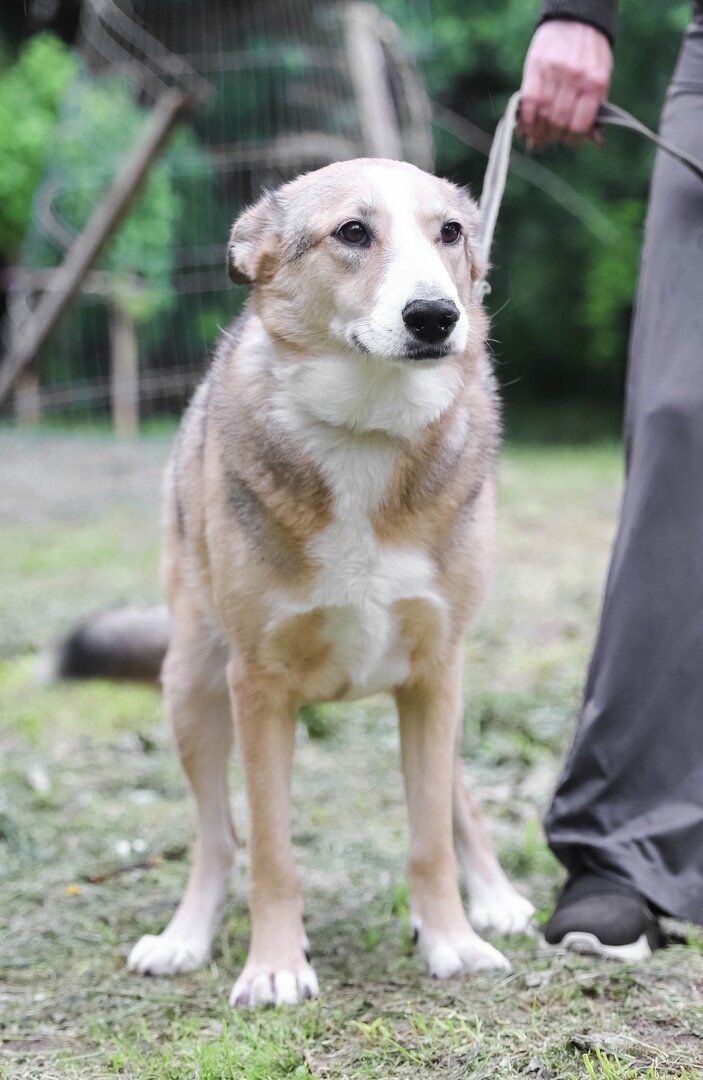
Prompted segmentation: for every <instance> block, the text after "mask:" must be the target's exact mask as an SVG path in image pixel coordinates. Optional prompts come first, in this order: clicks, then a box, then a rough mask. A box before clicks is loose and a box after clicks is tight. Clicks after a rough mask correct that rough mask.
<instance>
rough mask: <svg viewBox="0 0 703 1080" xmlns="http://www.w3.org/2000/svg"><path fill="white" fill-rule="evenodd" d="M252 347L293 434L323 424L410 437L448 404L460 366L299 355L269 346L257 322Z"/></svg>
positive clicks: (352, 356)
mask: <svg viewBox="0 0 703 1080" xmlns="http://www.w3.org/2000/svg"><path fill="white" fill-rule="evenodd" d="M257 322H258V320H257ZM252 330H254V328H252ZM251 344H252V346H253V351H254V353H255V354H258V357H259V358H260V362H261V363H262V365H265V366H266V368H267V369H268V371H269V372H270V374H271V375H272V376H273V380H274V386H275V399H276V400H275V406H274V408H275V412H276V414H277V415H278V416H279V418H280V419H282V420H283V421H284V422H285V424H286V426H287V427H289V428H291V427H292V428H296V429H298V430H299V431H300V430H301V428H303V427H305V426H307V425H309V424H324V425H326V426H329V427H332V428H339V429H340V430H345V431H348V432H349V433H351V434H359V435H364V434H368V433H371V432H374V433H379V434H385V435H387V436H389V437H390V438H395V439H402V440H409V441H414V439H415V438H417V437H418V436H420V435H421V433H422V432H423V430H424V429H426V428H427V427H428V426H429V425H430V424H432V423H434V422H435V421H436V420H438V419H439V418H440V417H441V416H442V415H443V414H444V413H445V412H447V410H449V409H450V408H451V406H452V404H453V402H454V400H455V398H456V395H457V393H458V392H459V389H460V386H461V382H462V368H461V365H460V364H458V363H456V362H455V361H453V360H452V359H451V358H449V359H448V360H446V361H445V362H443V363H442V364H441V365H438V366H435V367H419V366H416V367H412V366H410V363H411V362H410V363H408V364H407V365H406V364H404V363H400V362H399V363H393V362H389V361H387V360H383V359H381V358H378V359H377V358H375V357H373V356H367V355H363V354H360V353H352V352H349V353H347V354H344V353H343V354H338V355H329V354H321V355H318V356H310V357H309V358H301V356H300V354H299V353H298V352H293V351H292V350H291V351H290V353H287V352H286V347H285V344H281V343H279V342H277V343H275V344H274V342H273V341H272V340H271V338H270V337H269V335H268V334H267V332H266V330H265V328H264V327H263V325H262V324H261V323H260V322H258V326H257V327H256V328H255V330H254V333H253V334H252V338H251ZM249 355H250V356H251V358H252V360H253V359H254V357H253V356H252V354H251V352H250V354H249Z"/></svg>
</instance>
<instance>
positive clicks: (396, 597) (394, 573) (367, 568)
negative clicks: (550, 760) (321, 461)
mask: <svg viewBox="0 0 703 1080" xmlns="http://www.w3.org/2000/svg"><path fill="white" fill-rule="evenodd" d="M396 463H397V451H396V450H394V449H393V448H392V447H391V446H390V445H389V444H388V442H386V441H385V440H373V439H370V440H368V441H362V442H359V441H358V440H356V441H354V442H350V443H349V444H344V443H343V442H342V443H339V444H335V445H333V446H331V447H329V448H328V454H327V457H326V461H325V471H326V473H327V477H328V479H329V481H330V485H331V488H332V491H333V496H334V518H333V521H332V523H331V524H330V525H328V526H327V527H326V528H325V529H324V530H323V531H321V532H320V533H319V534H318V535H317V536H316V537H315V538H314V540H312V541H311V542H310V544H309V548H308V550H309V554H310V555H311V557H312V559H313V561H314V565H315V567H316V572H315V575H314V578H313V580H312V581H311V583H310V587H309V590H308V596H307V598H306V600H305V602H303V603H295V604H293V605H290V604H284V605H283V609H282V610H281V609H280V608H279V611H278V612H277V613H276V615H274V619H273V620H272V624H270V626H271V629H272V630H273V631H274V635H275V634H276V633H277V630H278V628H280V627H281V626H282V625H283V624H284V623H287V624H288V625H289V627H290V628H291V631H292V632H293V633H295V631H294V630H293V626H294V624H295V622H296V621H297V623H298V630H299V633H300V634H301V635H305V634H307V635H308V639H311V637H312V636H314V637H315V638H316V639H317V642H318V647H317V648H315V647H312V646H311V649H310V651H309V652H306V653H305V654H304V655H305V657H306V663H305V664H304V665H303V666H304V667H306V669H307V670H306V671H305V677H306V679H307V681H308V682H310V684H311V685H312V684H317V685H318V686H319V690H317V691H315V690H311V691H310V693H311V696H313V697H314V696H316V695H317V693H319V694H320V695H321V696H323V697H324V696H341V697H347V698H354V697H363V696H365V695H367V694H371V693H375V692H377V691H380V690H391V689H392V688H393V687H395V686H398V685H400V684H402V683H403V682H404V681H405V680H406V679H407V677H408V674H409V671H410V659H411V650H412V647H413V641H412V639H411V636H410V635H408V633H407V628H406V626H405V623H404V619H403V615H402V608H403V604H402V602H403V601H422V602H423V603H424V604H427V605H429V606H430V607H431V608H432V609H433V611H435V612H437V611H441V610H443V608H444V604H443V601H442V598H441V596H440V594H439V591H438V589H437V585H436V582H435V569H434V565H433V563H432V560H431V559H430V558H429V557H428V555H427V554H426V553H425V552H423V551H420V550H414V549H413V548H412V547H400V546H391V545H388V544H384V543H382V542H380V541H379V539H378V537H377V535H376V532H375V530H374V527H373V515H374V512H375V511H376V510H377V509H378V508H379V506H380V505H381V504H382V502H383V499H384V497H385V496H386V493H387V491H388V487H389V484H390V483H391V482H392V478H393V474H394V471H395V467H396ZM291 620H293V622H292V623H291ZM311 620H314V621H311ZM431 621H432V623H433V625H436V618H435V619H433V620H431ZM296 647H297V648H299V647H300V642H297V643H296ZM315 659H316V660H317V664H315ZM315 669H316V670H315ZM291 674H295V673H294V672H291Z"/></svg>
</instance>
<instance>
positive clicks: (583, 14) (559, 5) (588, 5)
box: [539, 0, 618, 44]
mask: <svg viewBox="0 0 703 1080" xmlns="http://www.w3.org/2000/svg"><path fill="white" fill-rule="evenodd" d="M617 6H618V3H617V0H543V3H542V9H541V11H540V15H539V21H540V23H543V22H546V21H547V20H548V19H571V20H575V21H576V22H584V23H589V24H590V25H591V26H595V27H596V29H598V30H601V31H602V32H603V33H604V34H605V36H606V37H607V38H608V40H609V41H610V42H611V44H612V42H613V39H614V37H615V16H616V13H617Z"/></svg>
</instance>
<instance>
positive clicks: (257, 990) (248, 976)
mask: <svg viewBox="0 0 703 1080" xmlns="http://www.w3.org/2000/svg"><path fill="white" fill-rule="evenodd" d="M319 992H320V988H319V986H318V984H317V975H316V974H315V972H314V970H313V968H312V967H311V965H310V964H308V963H307V961H304V962H303V963H301V964H299V966H298V967H297V968H295V970H293V969H292V968H283V969H280V970H275V969H272V968H267V967H264V966H262V965H261V964H247V965H246V967H245V968H244V971H243V972H242V974H241V975H240V976H239V978H238V979H237V981H236V983H235V984H234V986H233V987H232V993H231V994H230V996H229V1003H230V1005H232V1006H234V1008H236V1009H247V1008H249V1007H250V1006H252V1005H297V1003H298V1002H299V1001H304V1000H306V999H307V1000H311V999H313V998H316V997H317V996H318V994H319Z"/></svg>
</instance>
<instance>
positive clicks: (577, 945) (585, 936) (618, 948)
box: [540, 930, 652, 963]
mask: <svg viewBox="0 0 703 1080" xmlns="http://www.w3.org/2000/svg"><path fill="white" fill-rule="evenodd" d="M562 951H566V952H575V953H580V954H582V955H585V956H600V957H604V958H605V959H607V960H620V961H621V962H623V963H635V962H636V961H638V960H646V959H647V958H648V957H650V956H651V955H652V947H651V945H650V944H649V941H648V940H647V935H646V934H642V935H641V936H640V937H638V938H637V940H636V941H631V942H629V943H628V944H626V945H605V944H604V943H603V942H602V941H601V940H600V939H599V938H597V937H596V935H595V934H589V933H588V932H587V931H585V930H570V931H569V933H568V934H565V935H564V937H563V938H562V939H561V941H559V942H557V943H555V944H554V945H551V944H550V943H549V942H548V941H545V940H544V938H542V939H541V942H540V952H545V953H549V952H562Z"/></svg>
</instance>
